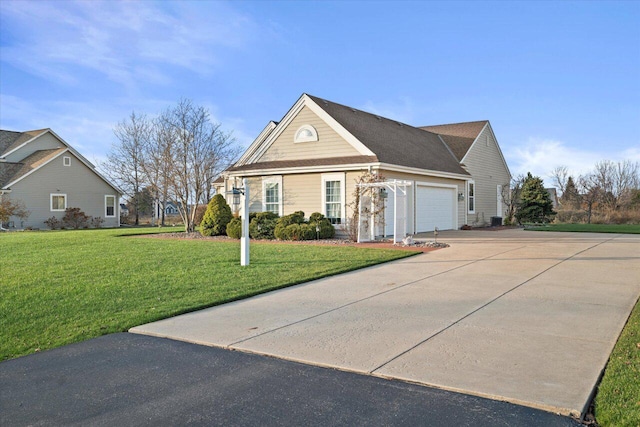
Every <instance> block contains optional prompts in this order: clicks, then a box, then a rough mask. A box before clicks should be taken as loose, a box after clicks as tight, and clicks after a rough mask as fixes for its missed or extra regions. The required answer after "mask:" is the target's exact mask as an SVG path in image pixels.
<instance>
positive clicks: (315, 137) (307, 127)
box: [293, 125, 318, 144]
mask: <svg viewBox="0 0 640 427" xmlns="http://www.w3.org/2000/svg"><path fill="white" fill-rule="evenodd" d="M305 130H307V131H309V133H310V135H309V136H300V132H302V131H305ZM316 141H318V131H317V130H316V128H314V127H313V126H312V125H302V126H300V127H299V128H298V130H297V131H296V133H294V134H293V143H294V144H298V143H300V142H316Z"/></svg>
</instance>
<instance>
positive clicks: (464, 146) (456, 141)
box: [420, 120, 489, 161]
mask: <svg viewBox="0 0 640 427" xmlns="http://www.w3.org/2000/svg"><path fill="white" fill-rule="evenodd" d="M487 123H489V121H488V120H480V121H476V122H464V123H451V124H445V125H434V126H421V127H420V129H423V130H426V131H429V132H433V133H437V134H438V135H440V137H441V138H442V140H443V141H444V142H445V143H446V144H447V145H448V146H449V148H451V151H452V152H453V154H454V155H455V156H456V158H457V159H458V161H462V159H463V158H464V156H465V155H466V154H467V152H468V151H469V148H471V146H472V145H473V142H474V141H475V140H476V138H478V135H480V132H482V130H483V129H484V127H485V126H486V125H487Z"/></svg>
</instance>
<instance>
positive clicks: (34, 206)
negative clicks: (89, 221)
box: [9, 152, 120, 229]
mask: <svg viewBox="0 0 640 427" xmlns="http://www.w3.org/2000/svg"><path fill="white" fill-rule="evenodd" d="M65 156H69V157H71V166H64V165H63V163H62V162H63V157H65ZM11 190H12V191H11V193H10V194H9V196H10V197H11V198H12V199H14V200H16V199H20V200H22V201H23V202H24V203H25V205H26V206H27V209H28V210H29V211H30V212H31V214H30V215H29V218H27V220H25V221H24V222H23V224H22V225H23V226H24V227H33V228H41V229H44V228H47V226H46V225H45V223H44V221H45V220H46V219H48V218H51V217H53V216H55V217H57V218H62V217H63V216H64V212H52V211H51V209H50V207H51V205H50V195H51V194H52V193H60V194H66V195H67V207H68V208H80V209H81V210H82V211H83V212H84V213H85V214H87V215H89V216H92V217H101V218H102V219H103V220H104V223H103V224H102V226H103V227H117V226H119V203H120V200H119V197H118V194H117V192H116V190H114V189H113V188H111V186H110V185H108V184H107V183H106V182H105V181H104V180H103V179H102V178H100V177H99V176H98V175H96V174H95V173H94V172H93V171H92V170H91V169H89V168H88V167H87V166H85V165H84V164H83V163H82V162H81V161H80V160H79V159H78V158H77V157H75V156H74V155H73V154H72V153H69V152H67V153H64V154H63V155H61V156H59V157H57V158H55V159H53V160H52V161H51V162H49V163H48V164H46V165H45V166H43V167H41V168H40V169H38V170H37V171H35V172H34V173H32V174H31V175H29V176H27V177H26V178H24V179H22V180H21V181H19V182H18V183H16V184H15V185H13V187H12V189H11ZM105 195H113V196H115V197H116V207H115V209H116V216H115V218H106V216H105V213H106V212H105ZM11 220H12V221H14V223H15V225H16V227H17V228H21V227H19V226H20V225H21V222H22V221H21V220H19V219H18V218H11Z"/></svg>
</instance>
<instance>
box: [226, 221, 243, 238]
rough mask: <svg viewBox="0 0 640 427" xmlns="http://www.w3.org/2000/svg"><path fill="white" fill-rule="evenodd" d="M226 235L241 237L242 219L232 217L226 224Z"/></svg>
mask: <svg viewBox="0 0 640 427" xmlns="http://www.w3.org/2000/svg"><path fill="white" fill-rule="evenodd" d="M227 236H229V237H231V238H232V239H239V238H240V237H242V219H241V218H240V217H238V218H233V219H232V220H231V221H230V222H229V224H227Z"/></svg>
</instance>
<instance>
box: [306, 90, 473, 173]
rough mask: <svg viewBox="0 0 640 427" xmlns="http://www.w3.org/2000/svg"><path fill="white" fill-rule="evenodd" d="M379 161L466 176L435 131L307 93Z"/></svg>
mask: <svg viewBox="0 0 640 427" xmlns="http://www.w3.org/2000/svg"><path fill="white" fill-rule="evenodd" d="M307 96H309V98H311V100H313V101H314V102H315V103H316V104H317V105H318V106H319V107H320V108H322V109H323V110H324V111H326V112H327V113H328V114H329V115H330V116H331V117H333V118H334V119H335V120H336V121H337V122H338V123H339V124H340V125H341V126H342V127H344V128H345V129H346V130H347V131H348V132H349V133H350V134H352V135H353V136H354V137H356V138H357V139H358V140H359V141H360V142H362V144H364V145H365V146H366V147H367V148H368V149H369V150H371V151H372V152H373V153H374V154H375V156H376V157H377V158H378V160H379V161H380V162H382V163H388V164H393V165H399V166H406V167H412V168H419V169H426V170H431V171H439V172H448V173H455V174H461V175H468V174H469V173H468V172H467V171H465V170H464V169H463V168H462V166H460V162H459V161H458V160H457V159H456V158H455V157H454V155H453V154H452V152H451V150H450V149H449V147H447V145H446V144H445V143H444V141H443V140H442V139H441V138H440V137H439V136H438V135H437V134H435V133H432V132H429V131H425V130H423V129H419V128H416V127H413V126H410V125H407V124H405V123H400V122H397V121H395V120H390V119H387V118H384V117H381V116H377V115H375V114H371V113H367V112H365V111H361V110H357V109H355V108H351V107H347V106H345V105H341V104H337V103H335V102H331V101H327V100H325V99H322V98H318V97H315V96H311V95H307Z"/></svg>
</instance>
